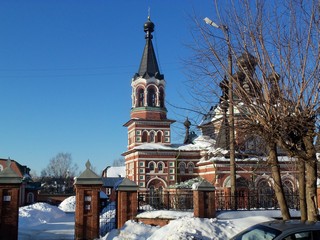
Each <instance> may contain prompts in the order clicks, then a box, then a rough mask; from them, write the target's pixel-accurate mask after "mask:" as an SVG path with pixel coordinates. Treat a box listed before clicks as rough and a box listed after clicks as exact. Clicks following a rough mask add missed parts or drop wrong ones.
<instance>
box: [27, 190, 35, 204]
mask: <svg viewBox="0 0 320 240" xmlns="http://www.w3.org/2000/svg"><path fill="white" fill-rule="evenodd" d="M27 203H34V194H33V193H31V192H29V193H28V195H27Z"/></svg>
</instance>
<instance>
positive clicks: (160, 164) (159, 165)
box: [158, 163, 163, 172]
mask: <svg viewBox="0 0 320 240" xmlns="http://www.w3.org/2000/svg"><path fill="white" fill-rule="evenodd" d="M158 171H159V172H163V164H162V163H158Z"/></svg>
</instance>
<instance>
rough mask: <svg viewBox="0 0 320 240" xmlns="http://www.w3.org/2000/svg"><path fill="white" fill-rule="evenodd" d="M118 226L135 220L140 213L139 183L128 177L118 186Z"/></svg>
mask: <svg viewBox="0 0 320 240" xmlns="http://www.w3.org/2000/svg"><path fill="white" fill-rule="evenodd" d="M117 196H118V199H117V201H118V203H117V214H116V216H117V228H121V227H122V226H123V225H124V224H125V222H126V221H128V220H133V219H135V217H136V216H137V213H138V185H137V184H136V183H135V182H133V181H131V180H130V179H128V178H124V179H123V180H122V182H121V183H120V184H119V185H118V187H117Z"/></svg>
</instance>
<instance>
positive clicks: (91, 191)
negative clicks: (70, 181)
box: [75, 185, 101, 240]
mask: <svg viewBox="0 0 320 240" xmlns="http://www.w3.org/2000/svg"><path fill="white" fill-rule="evenodd" d="M100 188H101V186H100V185H98V186H96V185H76V203H77V205H76V212H75V239H77V240H80V239H81V240H82V239H87V240H89V239H95V238H98V237H99V229H100V226H99V211H100V202H99V201H100V197H99V191H100ZM86 197H87V198H86Z"/></svg>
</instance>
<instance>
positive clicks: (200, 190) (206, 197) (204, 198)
mask: <svg viewBox="0 0 320 240" xmlns="http://www.w3.org/2000/svg"><path fill="white" fill-rule="evenodd" d="M193 211H194V212H193V215H194V217H199V218H214V217H215V216H216V208H215V188H214V186H213V185H212V184H210V183H209V182H207V181H205V180H204V181H202V182H201V183H200V184H198V185H197V186H195V187H194V189H193Z"/></svg>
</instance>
